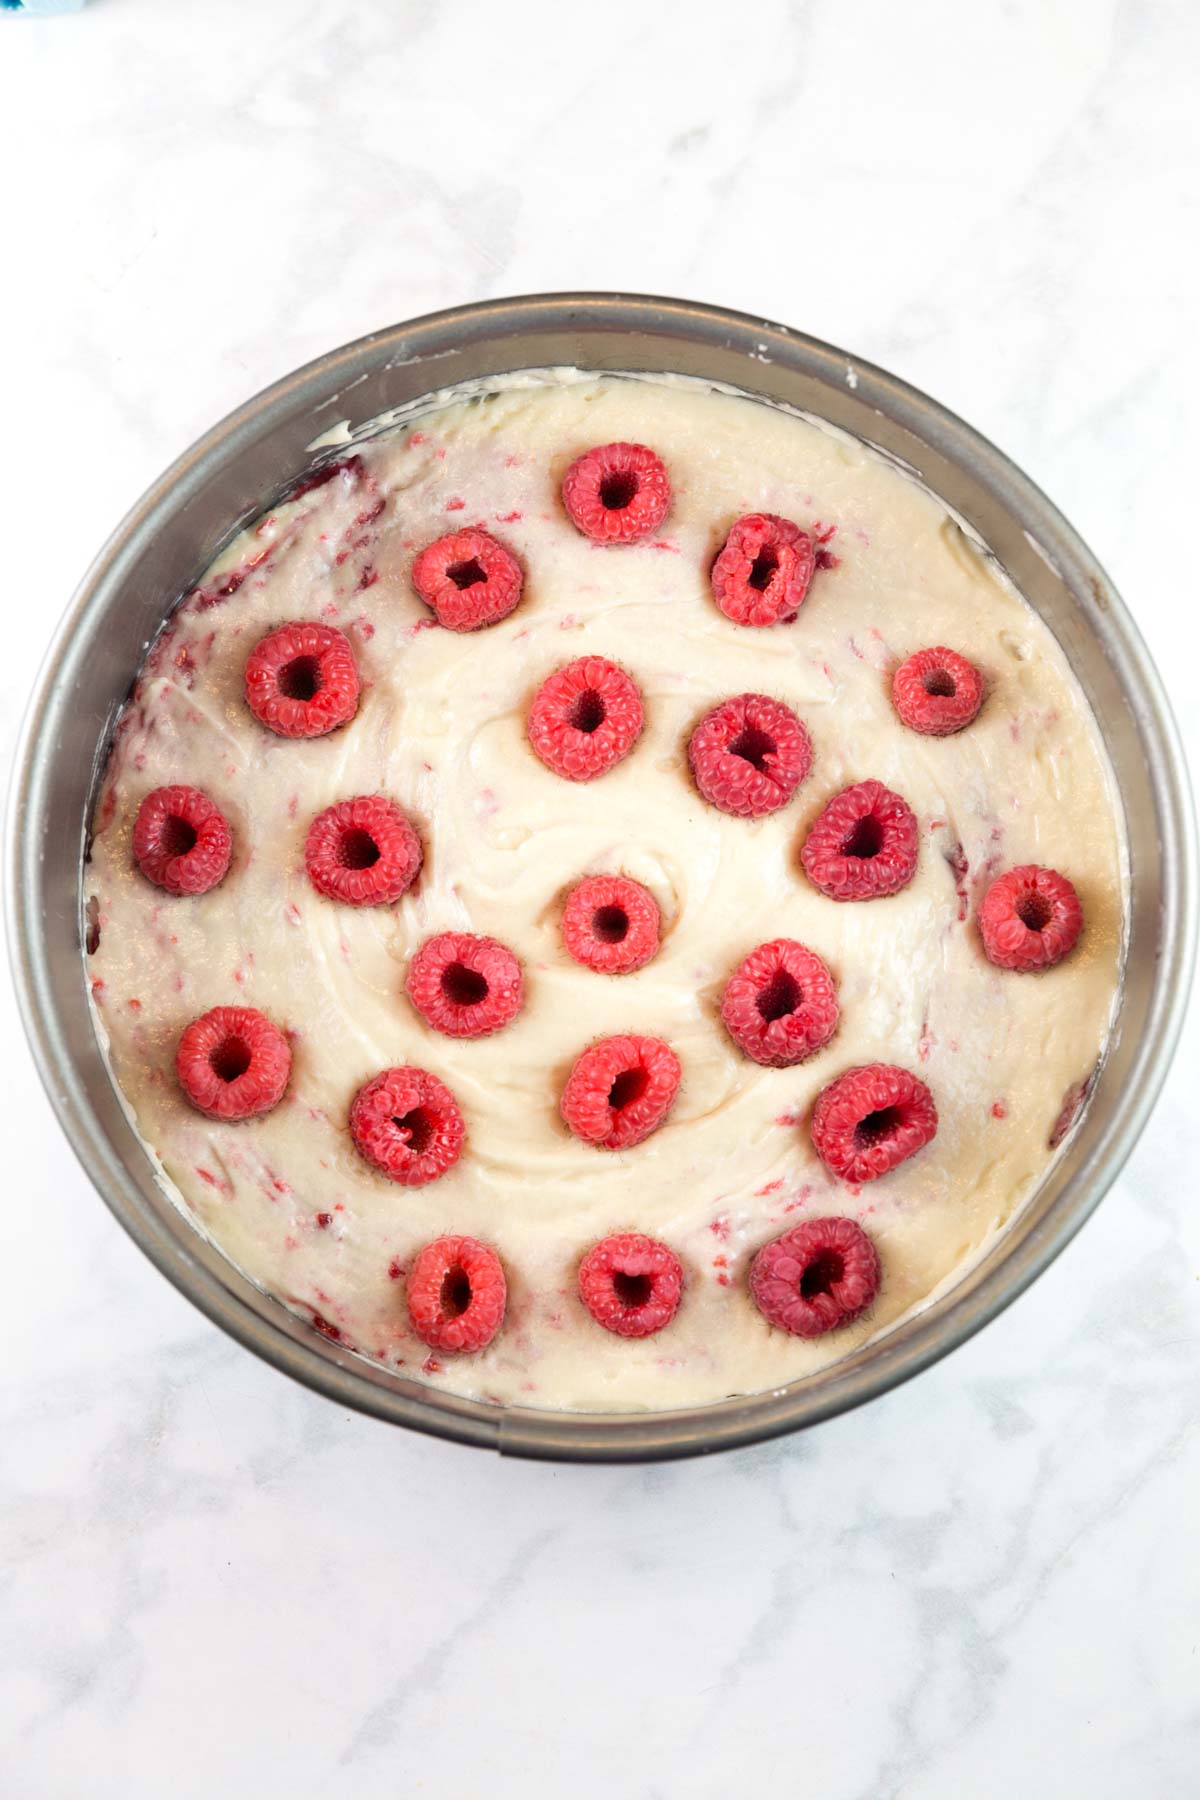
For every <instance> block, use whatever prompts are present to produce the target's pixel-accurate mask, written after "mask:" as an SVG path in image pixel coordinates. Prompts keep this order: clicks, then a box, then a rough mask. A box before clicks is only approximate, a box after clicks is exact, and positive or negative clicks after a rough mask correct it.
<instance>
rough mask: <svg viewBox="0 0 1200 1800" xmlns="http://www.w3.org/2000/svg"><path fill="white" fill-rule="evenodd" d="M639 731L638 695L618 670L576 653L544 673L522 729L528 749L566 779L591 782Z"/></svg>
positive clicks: (627, 749)
mask: <svg viewBox="0 0 1200 1800" xmlns="http://www.w3.org/2000/svg"><path fill="white" fill-rule="evenodd" d="M641 729H642V696H641V695H640V694H639V693H638V690H637V688H636V686H635V685H634V683H633V681H632V680H631V679H630V677H629V676H628V675H627V674H626V673H625V671H624V669H619V668H618V667H617V665H616V663H611V662H609V661H608V660H607V659H606V658H605V657H603V656H581V657H579V658H578V659H577V660H576V661H575V662H570V663H566V664H564V666H563V667H562V668H561V669H556V670H555V672H554V674H553V675H548V676H547V677H546V679H545V681H543V683H542V685H541V687H540V688H539V689H538V691H537V693H536V694H535V695H534V699H533V705H532V706H531V707H530V709H529V720H528V725H527V730H528V733H529V742H530V743H531V745H532V746H533V749H534V753H535V754H536V755H537V756H540V757H541V759H542V761H543V762H544V763H545V765H546V767H547V768H548V769H553V771H554V773H555V774H556V775H564V776H565V777H566V779H567V780H568V781H594V780H595V778H596V776H597V775H603V774H604V773H605V772H606V771H607V770H609V769H611V768H612V766H613V764H614V763H618V762H620V760H621V758H622V757H623V756H628V754H629V752H630V750H631V749H632V748H633V746H634V744H635V743H636V741H637V739H638V736H639V735H640V733H641Z"/></svg>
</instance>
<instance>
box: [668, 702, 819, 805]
mask: <svg viewBox="0 0 1200 1800" xmlns="http://www.w3.org/2000/svg"><path fill="white" fill-rule="evenodd" d="M688 761H689V762H690V763H691V765H692V774H693V775H694V777H695V780H696V786H697V787H698V788H699V789H700V792H701V793H702V794H703V796H704V798H705V799H706V800H707V801H708V802H709V804H710V805H711V806H716V807H719V808H720V810H721V811H722V812H724V813H734V814H735V815H736V816H737V817H739V818H742V819H757V818H758V817H760V815H761V814H763V813H772V812H778V810H779V808H780V807H781V806H786V805H787V803H788V801H789V800H790V799H791V797H792V795H793V794H794V793H795V791H796V789H797V788H798V787H799V785H800V783H801V782H802V781H803V780H804V777H805V776H806V775H807V774H808V771H809V769H810V768H811V767H812V742H811V740H810V738H809V735H808V732H807V731H806V730H805V728H804V726H803V725H802V724H801V723H800V720H799V719H798V718H797V717H796V715H795V713H794V712H793V711H792V709H791V707H789V706H784V704H783V702H782V701H780V700H771V699H768V697H767V695H766V694H738V695H737V697H736V698H735V699H733V700H723V701H722V702H721V704H720V706H714V707H713V709H712V711H711V712H709V713H705V715H704V717H703V718H702V719H701V721H700V723H699V724H698V725H697V727H696V729H695V731H693V733H692V737H691V742H690V743H689V744H688Z"/></svg>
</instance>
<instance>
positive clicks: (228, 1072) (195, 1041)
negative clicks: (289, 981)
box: [175, 1006, 292, 1119]
mask: <svg viewBox="0 0 1200 1800" xmlns="http://www.w3.org/2000/svg"><path fill="white" fill-rule="evenodd" d="M291 1072H292V1053H291V1050H290V1049H289V1048H288V1041H287V1039H286V1038H285V1037H284V1035H283V1033H282V1031H280V1029H279V1027H278V1025H273V1024H272V1023H271V1021H270V1019H268V1018H267V1017H266V1016H265V1014H263V1013H260V1012H257V1011H256V1010H255V1009H254V1007H252V1006H214V1007H213V1009H212V1011H211V1012H206V1013H201V1015H200V1017H199V1018H198V1019H193V1020H192V1022H191V1024H190V1025H189V1026H188V1027H187V1030H186V1031H185V1032H184V1034H183V1036H182V1037H181V1038H180V1040H179V1047H178V1049H177V1050H176V1052H175V1073H176V1075H177V1077H178V1079H179V1085H180V1087H181V1088H182V1089H183V1091H184V1094H185V1095H186V1097H187V1098H188V1100H190V1101H191V1103H192V1105H193V1106H194V1107H195V1108H196V1110H197V1112H202V1113H207V1115H208V1117H209V1118H210V1119H252V1118H254V1117H255V1115H256V1114H258V1113H265V1112H270V1110H271V1108H272V1107H273V1106H277V1105H278V1104H279V1102H280V1100H282V1098H283V1092H284V1089H285V1088H286V1087H287V1084H288V1077H289V1075H290V1074H291Z"/></svg>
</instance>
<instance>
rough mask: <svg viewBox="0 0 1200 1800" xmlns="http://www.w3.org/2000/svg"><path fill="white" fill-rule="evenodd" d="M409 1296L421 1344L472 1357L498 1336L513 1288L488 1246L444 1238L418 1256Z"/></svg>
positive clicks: (411, 1319) (466, 1239)
mask: <svg viewBox="0 0 1200 1800" xmlns="http://www.w3.org/2000/svg"><path fill="white" fill-rule="evenodd" d="M407 1293H408V1318H409V1323H410V1324H411V1326H412V1328H413V1330H414V1331H415V1332H416V1334H417V1336H418V1337H419V1338H420V1339H421V1342H422V1343H423V1344H428V1345H429V1346H430V1348H431V1349H433V1350H443V1351H450V1352H455V1353H458V1354H461V1355H468V1354H469V1353H470V1352H471V1351H472V1350H482V1349H483V1347H484V1345H485V1344H490V1343H491V1341H492V1339H493V1338H494V1337H495V1335H496V1333H497V1332H498V1331H499V1329H500V1326H501V1323H502V1322H503V1319H504V1308H505V1304H506V1302H507V1299H508V1284H507V1283H506V1281H505V1279H504V1269H503V1267H502V1266H501V1262H500V1258H499V1257H498V1256H497V1255H496V1252H495V1251H494V1250H490V1249H489V1248H488V1246H487V1245H486V1244H481V1243H480V1242H479V1241H478V1239H477V1238H473V1237H440V1238H434V1240H433V1242H432V1244H426V1246H425V1248H424V1249H423V1250H418V1251H417V1254H416V1255H415V1256H414V1258H413V1261H412V1267H411V1268H410V1269H409V1271H408V1290H407Z"/></svg>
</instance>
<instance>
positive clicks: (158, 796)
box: [133, 787, 233, 894]
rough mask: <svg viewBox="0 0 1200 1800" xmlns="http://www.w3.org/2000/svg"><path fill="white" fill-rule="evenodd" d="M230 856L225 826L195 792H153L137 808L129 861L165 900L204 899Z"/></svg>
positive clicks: (220, 815)
mask: <svg viewBox="0 0 1200 1800" xmlns="http://www.w3.org/2000/svg"><path fill="white" fill-rule="evenodd" d="M232 854H233V833H232V832H231V831H230V829H229V823H228V821H227V819H226V818H225V815H224V814H223V813H222V812H221V811H220V810H219V809H218V808H217V807H215V806H214V805H213V803H212V801H211V800H210V799H209V797H208V795H207V794H202V793H201V792H200V790H199V788H194V787H162V788H155V789H154V791H153V792H152V793H149V794H147V795H146V798H145V799H144V800H143V801H142V804H141V805H140V806H139V807H138V811H137V818H136V819H135V820H134V825H133V859H134V861H135V862H136V863H137V866H138V868H139V869H140V870H141V871H142V874H143V875H144V876H145V877H146V880H147V881H152V882H153V883H154V885H155V887H160V888H166V890H167V892H168V894H207V892H208V890H209V888H215V887H216V885H217V883H218V882H219V881H221V880H223V879H224V876H225V871H226V869H228V867H229V858H230V857H231V856H232Z"/></svg>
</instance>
